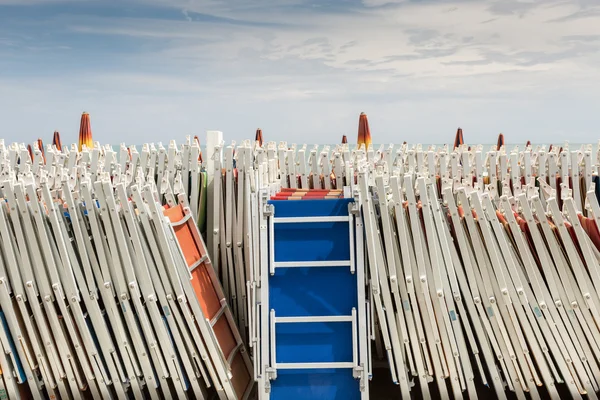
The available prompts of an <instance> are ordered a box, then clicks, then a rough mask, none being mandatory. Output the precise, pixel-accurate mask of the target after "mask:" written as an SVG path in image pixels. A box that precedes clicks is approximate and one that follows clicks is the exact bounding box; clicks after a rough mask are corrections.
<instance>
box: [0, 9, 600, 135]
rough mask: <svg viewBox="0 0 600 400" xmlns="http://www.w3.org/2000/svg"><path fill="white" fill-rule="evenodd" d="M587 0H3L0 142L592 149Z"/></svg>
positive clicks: (594, 58)
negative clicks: (88, 126)
mask: <svg viewBox="0 0 600 400" xmlns="http://www.w3.org/2000/svg"><path fill="white" fill-rule="evenodd" d="M598 65H600V2H598V1H597V0H527V1H521V0H498V1H488V0H478V1H475V0H462V1H454V0H444V1H440V0H337V1H335V0H325V1H317V0H315V1H312V2H311V1H305V0H261V1H250V0H204V1H196V0H137V1H135V0H118V1H117V0H103V1H95V0H78V1H65V0H63V1H61V0H0V123H1V129H2V133H0V138H4V139H5V140H6V141H9V142H12V141H26V142H31V141H33V140H35V139H36V138H38V137H41V138H42V139H43V140H45V141H50V140H51V138H52V132H53V131H54V130H55V129H57V130H59V131H60V132H61V135H62V137H63V143H64V142H69V143H70V142H74V141H76V139H77V130H78V127H79V117H80V115H81V112H83V111H88V112H89V113H90V115H91V118H92V127H93V131H94V139H95V140H100V141H101V142H102V143H115V144H116V143H120V142H126V143H128V144H129V143H138V144H139V143H142V142H148V141H155V142H158V141H163V142H168V140H169V139H176V140H177V141H178V142H181V141H182V140H183V139H184V138H185V135H188V134H192V135H193V134H197V135H199V136H200V137H201V138H203V137H204V135H205V131H206V130H209V129H214V130H221V131H223V132H224V136H225V138H226V140H237V141H239V140H241V139H244V138H251V137H253V135H254V131H255V129H256V128H258V127H260V128H262V129H263V131H264V137H265V139H266V140H277V141H280V140H287V141H288V142H290V143H292V142H294V143H299V144H301V143H305V142H306V143H337V142H338V141H339V140H340V138H341V136H342V135H343V134H346V135H348V137H349V138H350V140H355V138H356V129H357V122H358V115H359V114H360V112H361V111H364V112H366V113H367V114H368V116H369V121H370V124H371V131H372V136H373V140H374V142H375V143H390V142H392V143H401V142H402V141H404V140H407V141H409V142H413V143H415V142H420V143H442V142H444V143H446V142H447V143H450V142H451V141H452V140H453V138H454V132H455V131H456V128H457V127H459V126H461V127H462V128H463V129H464V132H465V140H466V141H467V142H480V143H492V142H495V141H496V137H497V135H498V133H499V132H503V133H504V134H505V137H506V141H507V142H509V143H521V142H523V143H524V142H525V141H526V140H531V141H532V142H534V143H536V142H537V143H540V142H545V143H548V142H559V141H564V140H570V141H571V142H572V143H580V142H584V141H585V142H594V143H595V142H596V141H597V140H598V139H600V112H598V105H599V103H600V102H599V96H598V93H600V68H598Z"/></svg>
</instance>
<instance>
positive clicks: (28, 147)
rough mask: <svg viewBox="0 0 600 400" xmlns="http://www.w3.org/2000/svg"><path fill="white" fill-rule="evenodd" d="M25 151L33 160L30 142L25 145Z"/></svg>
mask: <svg viewBox="0 0 600 400" xmlns="http://www.w3.org/2000/svg"><path fill="white" fill-rule="evenodd" d="M27 151H28V152H29V158H31V161H33V149H32V148H31V145H30V144H28V145H27Z"/></svg>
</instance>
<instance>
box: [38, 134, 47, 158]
mask: <svg viewBox="0 0 600 400" xmlns="http://www.w3.org/2000/svg"><path fill="white" fill-rule="evenodd" d="M37 146H38V149H39V150H40V152H41V153H42V159H43V160H44V164H45V163H46V154H44V143H43V142H42V139H38V140H37Z"/></svg>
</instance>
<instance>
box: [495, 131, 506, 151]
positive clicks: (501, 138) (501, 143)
mask: <svg viewBox="0 0 600 400" xmlns="http://www.w3.org/2000/svg"><path fill="white" fill-rule="evenodd" d="M502 146H504V135H503V134H502V133H501V134H499V135H498V143H497V144H496V150H500V149H501V148H502Z"/></svg>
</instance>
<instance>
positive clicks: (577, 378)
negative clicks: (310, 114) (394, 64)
mask: <svg viewBox="0 0 600 400" xmlns="http://www.w3.org/2000/svg"><path fill="white" fill-rule="evenodd" d="M41 150H42V149H40V148H39V147H38V146H36V145H34V146H32V149H31V153H30V152H29V151H28V150H27V147H26V146H25V145H24V144H8V145H7V144H5V143H1V142H0V190H1V194H2V200H3V201H2V202H1V203H0V253H1V257H0V307H1V309H2V312H1V314H0V317H1V318H2V325H0V346H1V347H2V350H3V352H1V353H0V369H1V372H2V375H1V377H2V379H0V383H1V386H0V391H2V392H1V393H0V394H2V393H3V394H6V395H7V397H8V398H36V399H42V398H46V397H49V398H65V399H70V398H73V399H76V398H89V397H91V398H98V399H104V398H138V399H143V398H152V399H162V398H165V399H166V398H190V399H192V398H206V399H209V398H213V397H217V398H220V399H244V398H259V399H273V400H277V399H280V398H285V399H286V400H289V399H295V398H298V399H307V398H318V399H338V398H344V399H354V398H355V399H368V398H369V390H368V389H369V381H370V379H371V378H372V374H373V371H374V365H376V364H377V365H381V364H382V363H383V364H385V365H386V366H387V368H389V371H390V374H389V376H390V378H391V380H392V381H393V382H394V383H396V384H397V386H398V391H397V393H395V394H394V396H395V397H399V398H405V399H408V398H478V397H482V398H487V397H497V398H508V397H516V398H520V399H525V398H546V397H550V398H555V399H559V398H584V397H586V398H591V399H594V398H597V395H596V393H597V392H598V390H599V389H600V329H599V328H598V327H599V326H600V311H599V310H600V296H599V289H598V288H600V250H599V249H600V247H599V245H600V233H599V232H600V231H599V229H598V228H599V226H600V225H598V224H599V223H600V205H599V196H598V195H599V194H600V188H599V187H598V183H600V182H599V178H598V172H599V169H598V167H599V166H600V153H598V152H596V153H594V152H593V150H592V146H589V145H585V146H582V147H581V148H577V149H570V148H569V146H568V145H565V146H563V147H562V148H559V147H552V148H551V149H550V148H546V147H544V146H536V147H532V146H531V145H527V146H525V147H524V148H519V147H514V148H509V147H507V146H504V145H501V146H499V147H498V146H491V147H490V148H485V149H484V148H483V147H482V146H477V145H474V146H471V147H469V146H465V145H462V144H461V143H457V145H456V146H455V147H454V148H449V147H448V146H441V147H434V146H430V147H423V146H420V145H415V146H409V145H408V144H403V145H400V146H393V145H390V146H381V147H380V148H378V149H375V148H373V147H371V146H369V147H367V148H364V147H359V148H357V147H354V146H350V145H348V144H342V145H337V146H324V147H317V146H315V147H313V148H311V149H310V150H308V147H307V146H302V147H297V146H295V145H288V144H287V143H279V144H277V143H273V142H266V143H263V144H262V145H261V144H260V142H254V141H244V142H242V143H240V144H238V145H236V144H235V143H232V144H230V145H225V143H224V142H223V136H222V134H221V133H220V132H208V134H207V138H206V150H204V152H205V153H204V154H203V157H201V154H200V146H199V143H198V141H196V140H191V139H190V138H187V139H186V140H185V141H184V143H183V144H182V145H177V144H176V143H175V142H174V141H172V142H170V143H169V145H168V147H166V148H165V147H164V146H162V145H161V144H156V145H155V144H145V145H143V146H142V147H141V151H140V152H138V149H137V148H136V147H134V146H131V147H126V146H125V145H122V146H121V147H120V148H119V149H118V151H116V152H115V151H114V150H113V149H112V147H111V146H101V145H100V144H95V145H94V146H93V148H91V149H88V148H85V147H84V148H83V150H81V151H79V150H78V149H77V148H76V147H74V146H72V147H64V148H63V149H61V150H59V149H58V148H57V147H56V146H47V147H46V148H45V149H44V152H43V153H42V151H41ZM205 243H206V245H205ZM597 287H598V288H597Z"/></svg>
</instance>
